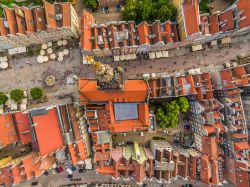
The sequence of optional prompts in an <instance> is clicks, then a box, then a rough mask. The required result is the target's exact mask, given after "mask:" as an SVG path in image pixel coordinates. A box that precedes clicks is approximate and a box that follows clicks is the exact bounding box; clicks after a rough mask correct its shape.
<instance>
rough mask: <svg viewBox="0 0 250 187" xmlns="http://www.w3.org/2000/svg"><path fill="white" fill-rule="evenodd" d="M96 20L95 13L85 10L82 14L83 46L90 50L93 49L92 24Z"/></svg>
mask: <svg viewBox="0 0 250 187" xmlns="http://www.w3.org/2000/svg"><path fill="white" fill-rule="evenodd" d="M93 22H94V18H93V15H92V14H91V13H89V12H87V11H83V12H82V15H81V31H82V33H81V38H80V40H81V43H80V45H81V48H82V49H86V50H88V51H91V50H92V44H91V40H90V38H91V37H92V31H91V26H92V24H93Z"/></svg>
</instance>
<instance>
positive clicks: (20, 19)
mask: <svg viewBox="0 0 250 187" xmlns="http://www.w3.org/2000/svg"><path fill="white" fill-rule="evenodd" d="M14 10H15V15H16V22H17V28H18V33H22V34H26V22H25V17H24V12H23V9H22V8H20V7H18V6H14Z"/></svg>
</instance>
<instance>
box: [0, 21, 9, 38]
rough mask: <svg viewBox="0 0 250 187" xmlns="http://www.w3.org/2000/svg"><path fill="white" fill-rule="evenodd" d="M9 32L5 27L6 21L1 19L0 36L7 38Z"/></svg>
mask: <svg viewBox="0 0 250 187" xmlns="http://www.w3.org/2000/svg"><path fill="white" fill-rule="evenodd" d="M8 34H9V30H8V29H7V28H6V27H5V26H4V19H3V18H0V36H7V35H8Z"/></svg>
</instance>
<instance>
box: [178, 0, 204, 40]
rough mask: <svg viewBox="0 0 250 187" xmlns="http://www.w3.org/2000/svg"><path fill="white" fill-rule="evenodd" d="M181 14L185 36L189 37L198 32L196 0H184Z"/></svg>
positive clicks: (197, 4)
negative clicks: (182, 15)
mask: <svg viewBox="0 0 250 187" xmlns="http://www.w3.org/2000/svg"><path fill="white" fill-rule="evenodd" d="M182 6H183V14H184V20H185V29H186V36H190V35H192V34H194V33H197V32H199V31H200V28H199V24H200V17H199V16H200V15H199V8H198V7H199V3H198V0H184V1H183V4H182Z"/></svg>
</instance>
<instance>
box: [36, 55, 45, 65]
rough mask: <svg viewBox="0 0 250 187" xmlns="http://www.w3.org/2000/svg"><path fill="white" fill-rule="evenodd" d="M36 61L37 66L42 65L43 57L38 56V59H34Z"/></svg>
mask: <svg viewBox="0 0 250 187" xmlns="http://www.w3.org/2000/svg"><path fill="white" fill-rule="evenodd" d="M36 61H37V62H38V63H39V64H42V63H44V60H43V56H38V57H37V58H36Z"/></svg>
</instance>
